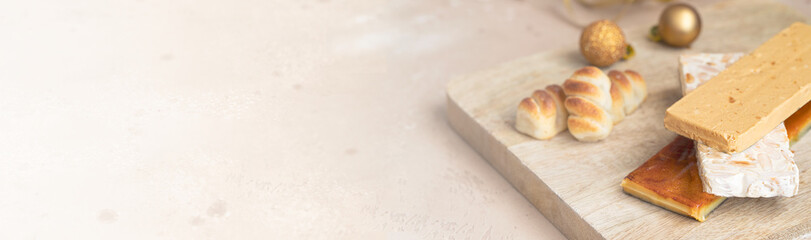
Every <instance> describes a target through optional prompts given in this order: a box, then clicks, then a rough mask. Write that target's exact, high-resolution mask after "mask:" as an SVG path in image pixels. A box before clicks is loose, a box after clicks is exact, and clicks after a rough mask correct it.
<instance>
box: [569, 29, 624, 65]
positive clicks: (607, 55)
mask: <svg viewBox="0 0 811 240" xmlns="http://www.w3.org/2000/svg"><path fill="white" fill-rule="evenodd" d="M626 49H627V44H626V43H625V35H624V34H622V29H620V27H619V26H617V24H615V23H614V22H612V21H610V20H600V21H596V22H593V23H591V24H589V25H588V26H586V28H584V29H583V33H582V34H581V35H580V53H582V54H583V56H584V57H586V60H588V61H589V63H591V64H593V65H595V66H598V67H605V66H608V65H611V64H613V63H615V62H617V61H619V60H620V58H622V57H623V56H624V55H625V53H626Z"/></svg>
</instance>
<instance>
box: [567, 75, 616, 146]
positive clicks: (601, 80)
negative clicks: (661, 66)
mask: <svg viewBox="0 0 811 240" xmlns="http://www.w3.org/2000/svg"><path fill="white" fill-rule="evenodd" d="M563 92H564V93H566V101H564V104H563V105H564V106H565V107H566V110H567V111H568V112H569V119H568V121H567V125H568V128H569V132H570V133H571V134H572V135H573V136H574V137H575V138H577V140H580V141H598V140H601V139H604V138H606V137H607V136H608V134H609V133H611V128H612V127H613V126H614V119H620V120H621V118H622V117H624V115H622V114H619V115H618V116H612V114H611V113H619V111H615V112H612V111H611V109H612V108H614V105H616V104H614V102H622V97H621V94H618V92H619V91H618V90H615V91H614V96H615V97H616V99H614V98H612V96H611V95H612V94H611V80H609V78H608V76H606V75H605V74H604V73H603V71H600V69H598V68H596V67H584V68H581V69H579V70H577V71H575V72H574V74H572V76H571V77H570V78H569V79H566V81H565V82H563Z"/></svg>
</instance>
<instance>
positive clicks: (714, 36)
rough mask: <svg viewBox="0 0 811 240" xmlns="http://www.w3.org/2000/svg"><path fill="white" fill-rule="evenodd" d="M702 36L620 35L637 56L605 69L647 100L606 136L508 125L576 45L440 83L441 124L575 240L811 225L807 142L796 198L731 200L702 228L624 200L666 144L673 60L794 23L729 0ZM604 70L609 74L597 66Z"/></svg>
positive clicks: (788, 13) (751, 40)
mask: <svg viewBox="0 0 811 240" xmlns="http://www.w3.org/2000/svg"><path fill="white" fill-rule="evenodd" d="M699 11H700V12H701V14H702V17H703V21H704V30H703V32H702V35H701V36H700V38H699V41H698V42H696V43H695V44H694V45H693V46H692V48H690V49H676V48H670V47H666V46H662V45H659V44H655V43H651V42H649V41H647V40H645V39H644V37H645V34H646V33H647V29H636V30H633V31H629V32H627V34H628V37H629V41H630V42H631V43H632V44H633V45H634V46H635V47H636V49H637V57H636V58H634V59H632V60H630V61H627V62H621V63H618V64H615V65H614V66H612V67H611V68H609V69H633V70H636V71H638V72H639V73H640V74H642V76H643V77H645V79H646V81H647V82H648V90H649V92H650V95H649V97H648V99H647V100H646V101H645V102H644V103H643V105H642V106H641V107H640V108H639V109H638V110H637V111H636V112H634V113H633V114H632V115H630V116H628V118H626V119H625V120H624V121H623V122H622V123H620V124H619V125H617V126H615V128H614V130H613V132H612V133H611V135H610V136H609V138H608V139H606V140H604V141H601V142H598V143H581V142H577V141H576V140H575V139H574V138H573V137H572V136H571V135H569V134H568V133H566V132H564V133H562V134H559V135H558V136H556V137H555V138H553V139H552V140H550V141H537V140H534V139H531V138H529V137H527V136H524V135H522V134H520V133H518V132H516V131H515V130H514V128H513V124H514V121H515V119H514V116H515V106H516V105H517V103H518V101H519V100H520V99H521V98H523V97H525V96H528V95H529V94H530V93H531V92H532V91H533V90H534V89H538V88H542V87H543V86H545V85H547V84H551V83H562V82H563V81H564V80H565V78H566V77H568V76H569V75H570V74H571V73H572V72H573V71H574V70H576V69H578V68H580V67H583V66H585V65H586V63H585V61H584V60H582V58H581V57H580V56H579V53H578V52H577V48H576V47H575V46H572V47H571V48H567V49H562V50H560V51H553V52H546V53H539V54H536V55H532V56H528V57H525V58H522V59H518V60H515V61H512V62H509V63H505V64H502V65H500V66H497V67H494V68H491V69H487V70H483V71H480V72H478V73H474V74H471V75H469V76H465V77H461V78H458V79H455V80H452V81H451V82H450V83H449V84H448V87H447V93H448V119H449V121H450V123H451V125H452V126H453V127H454V128H455V129H456V131H457V132H458V133H459V134H460V135H461V136H462V137H463V138H464V139H465V140H466V141H467V142H468V143H470V145H471V146H473V147H474V148H475V149H476V150H477V151H478V152H479V153H480V154H482V156H484V157H485V158H486V159H487V160H488V161H490V163H491V164H492V165H493V166H494V167H495V168H496V169H497V170H498V171H499V172H500V173H501V174H502V175H503V176H504V177H505V178H507V180H508V181H510V182H511V183H512V184H513V186H514V187H515V188H516V189H518V190H519V191H520V192H521V193H522V194H524V196H525V197H527V199H529V200H530V202H532V204H533V205H535V206H536V207H537V208H538V209H539V211H541V212H542V213H543V214H544V215H545V216H546V217H547V218H549V219H550V221H551V222H553V223H554V224H555V225H556V226H557V227H558V228H559V229H560V230H561V232H563V233H564V234H565V235H566V236H568V237H570V238H573V239H594V238H600V237H603V238H609V239H617V238H622V239H624V238H631V239H638V238H655V239H673V238H683V239H688V238H689V239H724V238H755V239H757V238H770V239H780V238H790V237H792V236H799V235H800V234H802V233H804V232H806V231H809V227H808V226H809V225H810V224H811V206H809V205H811V193H809V192H811V187H809V183H808V181H807V180H806V179H809V178H811V173H809V168H811V140H805V141H803V142H801V143H800V144H798V145H797V146H795V151H796V152H797V159H796V160H797V163H798V165H799V167H800V171H801V173H800V179H801V187H800V194H799V195H798V196H796V197H794V198H775V199H729V200H727V202H725V203H724V204H723V205H721V206H720V207H719V208H718V209H716V211H715V212H713V213H712V214H711V215H710V217H709V219H708V220H707V221H706V222H704V223H699V222H697V221H695V220H693V219H691V218H687V217H683V216H681V215H678V214H675V213H672V212H669V211H667V210H665V209H662V208H659V207H656V206H653V205H651V204H648V203H645V202H643V201H641V200H639V199H636V198H634V197H631V196H629V195H626V194H624V193H623V192H622V190H621V188H620V187H619V183H620V181H621V179H622V178H623V177H624V176H625V175H627V174H628V173H629V172H630V171H632V170H633V169H635V168H636V167H638V166H639V165H640V164H641V163H642V162H644V161H645V160H647V159H648V158H649V157H650V156H652V155H653V154H654V153H656V152H657V151H658V150H659V149H661V148H662V147H663V146H664V145H666V144H667V143H668V142H670V141H671V140H672V139H673V138H674V137H675V134H674V133H672V132H669V131H667V130H665V129H664V127H663V123H662V119H663V118H664V111H665V109H666V108H667V107H668V106H670V105H671V104H673V103H674V102H675V101H676V100H678V98H679V97H680V96H681V95H680V92H679V91H680V90H679V86H678V71H677V69H676V68H677V67H678V63H677V56H678V55H679V54H681V53H686V52H741V51H742V52H749V51H751V50H752V49H754V48H756V47H757V46H759V45H760V44H761V43H762V42H764V41H765V40H767V39H768V38H770V37H771V36H773V35H774V34H775V33H777V32H779V31H780V30H782V29H783V28H785V27H787V26H788V25H790V24H791V23H793V22H795V21H806V20H805V19H804V18H803V17H802V16H800V15H798V14H797V13H796V12H794V11H792V10H791V9H789V8H787V7H785V6H783V5H780V4H778V3H773V2H769V1H729V2H724V3H721V4H718V5H716V6H713V7H710V8H706V9H699ZM605 70H607V69H605Z"/></svg>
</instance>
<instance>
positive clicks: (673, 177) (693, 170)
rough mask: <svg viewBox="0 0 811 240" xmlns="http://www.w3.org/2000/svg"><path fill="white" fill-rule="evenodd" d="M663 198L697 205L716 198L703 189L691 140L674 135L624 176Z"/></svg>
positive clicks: (694, 206) (716, 197)
mask: <svg viewBox="0 0 811 240" xmlns="http://www.w3.org/2000/svg"><path fill="white" fill-rule="evenodd" d="M625 178H626V179H628V180H629V181H632V182H635V183H637V184H639V185H641V186H643V187H645V188H647V189H649V190H651V191H653V192H655V193H656V194H659V195H660V196H662V197H664V198H669V199H673V200H674V201H676V202H679V203H682V204H684V205H687V206H688V207H690V208H698V207H701V206H704V205H708V204H710V203H711V202H712V201H714V200H716V199H718V198H720V197H718V196H715V195H712V194H709V193H705V192H704V190H703V188H702V186H701V179H700V178H699V176H698V167H697V166H696V148H695V145H694V144H693V140H690V139H688V138H685V137H682V136H678V137H677V138H676V139H675V140H673V142H671V143H670V144H668V145H667V146H665V147H664V148H662V150H661V151H659V152H658V153H656V155H654V156H653V157H651V158H650V159H648V161H646V162H645V163H644V164H642V166H639V168H637V169H636V170H634V171H633V172H631V173H630V174H628V176H626V177H625Z"/></svg>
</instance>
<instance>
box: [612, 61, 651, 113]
mask: <svg viewBox="0 0 811 240" xmlns="http://www.w3.org/2000/svg"><path fill="white" fill-rule="evenodd" d="M608 78H610V79H611V84H612V87H614V86H616V87H617V89H618V90H619V92H620V93H622V100H623V104H622V105H623V111H624V112H625V114H626V115H628V114H631V113H632V112H633V111H634V110H636V108H638V107H639V105H640V104H642V102H643V101H645V98H646V97H648V87H647V85H646V84H645V79H642V76H640V75H639V73H637V72H634V71H631V70H625V71H624V72H620V71H617V70H611V71H610V72H608ZM612 90H613V89H612ZM612 96H613V92H612Z"/></svg>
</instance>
